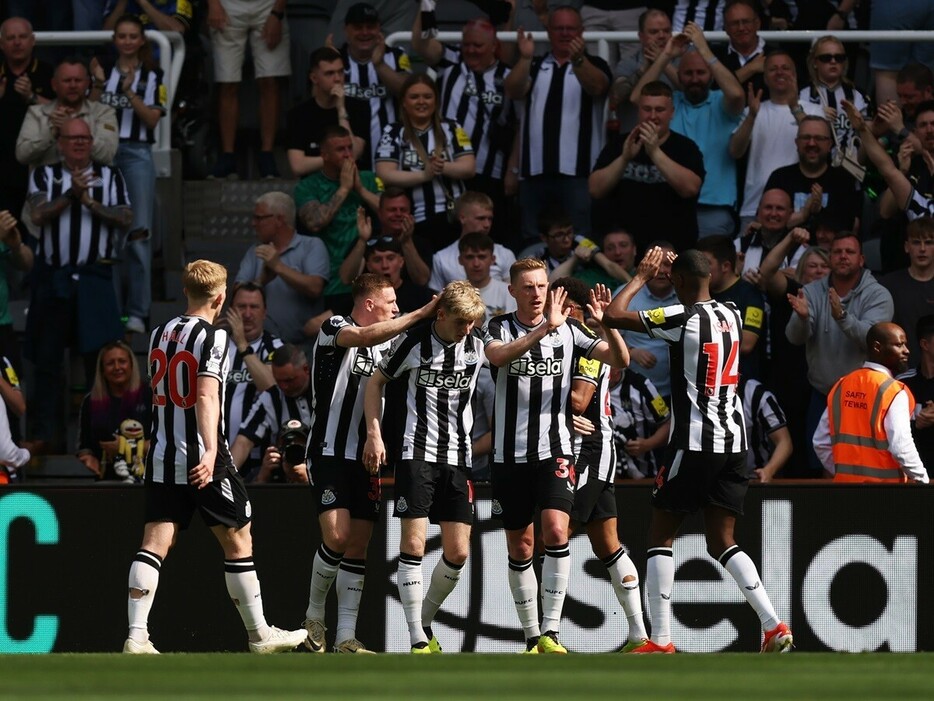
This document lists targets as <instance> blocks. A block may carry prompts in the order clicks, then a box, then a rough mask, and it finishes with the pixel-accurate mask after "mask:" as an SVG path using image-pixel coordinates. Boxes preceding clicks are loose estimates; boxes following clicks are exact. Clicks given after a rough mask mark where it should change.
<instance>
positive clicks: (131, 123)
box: [90, 15, 167, 333]
mask: <svg viewBox="0 0 934 701" xmlns="http://www.w3.org/2000/svg"><path fill="white" fill-rule="evenodd" d="M114 47H115V48H116V51H117V57H116V59H115V60H114V59H111V58H110V57H109V56H108V57H106V58H101V59H97V58H93V59H91V75H92V76H93V77H94V85H93V88H92V89H91V95H90V98H91V100H97V101H99V102H101V103H103V104H105V105H110V106H111V107H113V108H114V110H115V111H116V113H117V124H118V129H119V130H120V144H119V146H118V147H117V155H116V158H115V159H114V163H115V165H116V166H117V167H118V168H119V169H120V172H121V173H122V174H123V179H124V181H125V182H126V187H127V192H129V195H130V201H131V202H132V203H133V222H132V223H131V224H130V229H129V231H128V233H127V237H126V247H125V249H124V254H125V256H126V258H125V261H124V264H123V265H122V266H121V268H122V270H120V269H118V272H117V275H118V277H119V278H120V279H121V280H120V281H121V282H122V283H123V282H125V284H126V286H127V288H128V293H127V298H126V301H125V304H124V305H123V309H124V315H125V316H126V317H127V322H126V329H127V331H130V332H132V333H145V331H146V320H147V319H148V318H149V308H150V306H151V304H152V247H151V244H150V240H151V237H152V226H153V212H154V210H155V200H156V195H155V193H156V169H155V166H154V165H153V162H152V144H153V143H155V140H156V127H157V126H158V124H159V120H160V119H161V118H162V115H163V114H165V110H166V107H167V104H166V103H167V96H166V90H165V87H164V86H163V84H162V71H161V70H159V68H157V67H156V65H155V64H154V63H153V61H152V50H151V47H150V46H149V41H148V40H147V39H146V33H145V30H144V29H143V23H142V22H141V21H140V19H139V18H138V17H137V16H136V15H124V16H122V17H121V18H120V19H119V20H118V21H117V23H116V25H115V26H114ZM121 286H122V285H121Z"/></svg>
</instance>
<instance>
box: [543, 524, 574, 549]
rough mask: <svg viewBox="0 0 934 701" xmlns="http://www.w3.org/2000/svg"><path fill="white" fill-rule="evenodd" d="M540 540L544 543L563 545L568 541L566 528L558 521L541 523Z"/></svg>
mask: <svg viewBox="0 0 934 701" xmlns="http://www.w3.org/2000/svg"><path fill="white" fill-rule="evenodd" d="M542 542H544V543H545V545H564V544H565V543H567V542H568V530H567V528H566V527H565V526H564V525H563V524H560V523H551V524H547V525H545V524H542Z"/></svg>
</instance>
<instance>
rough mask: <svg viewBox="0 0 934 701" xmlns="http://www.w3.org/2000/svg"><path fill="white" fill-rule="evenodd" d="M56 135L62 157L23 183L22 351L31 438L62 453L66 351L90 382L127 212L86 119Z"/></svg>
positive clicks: (108, 327)
mask: <svg viewBox="0 0 934 701" xmlns="http://www.w3.org/2000/svg"><path fill="white" fill-rule="evenodd" d="M82 70H83V67H82ZM108 109H110V108H108ZM57 131H58V138H57V139H56V147H55V148H56V150H57V151H60V152H61V154H62V160H61V161H60V162H58V163H56V164H54V165H46V166H39V167H36V168H35V169H34V170H33V174H32V177H31V179H30V183H29V205H30V209H31V212H30V216H31V218H32V223H33V225H34V226H37V227H39V228H40V231H39V239H38V250H37V251H36V262H35V268H34V271H33V278H32V281H33V284H32V299H31V301H30V304H29V315H28V317H27V320H26V345H25V351H26V353H25V354H26V357H27V358H29V359H30V360H32V361H33V362H34V363H35V382H34V383H33V385H32V388H31V398H30V402H29V405H30V409H31V411H32V413H33V416H31V417H30V420H31V422H32V423H33V425H34V429H35V432H36V438H37V439H38V440H39V441H42V442H43V443H44V447H45V448H47V449H54V450H61V449H62V448H64V446H63V445H62V442H61V438H62V436H64V435H65V429H64V425H63V423H62V420H61V416H60V410H61V408H62V387H63V385H64V383H63V380H62V365H63V361H64V355H65V348H66V347H68V346H72V347H73V348H75V349H76V350H77V351H78V352H79V353H80V354H81V355H83V357H84V362H85V376H86V378H87V379H88V380H90V378H91V377H93V376H94V363H95V362H96V359H97V353H98V351H99V350H100V349H101V347H102V346H104V344H106V343H108V342H110V341H113V340H115V339H116V338H118V337H120V336H121V335H122V334H123V326H122V324H121V323H120V314H119V311H118V309H117V298H116V294H115V292H114V285H113V279H112V266H111V265H109V264H108V263H107V262H106V261H108V259H112V258H113V257H114V242H115V240H116V236H117V230H119V229H124V228H126V227H127V226H129V224H130V222H131V221H132V218H133V212H132V210H131V209H130V206H129V199H128V196H127V191H126V185H125V184H124V182H123V177H122V176H121V175H120V171H119V170H117V169H115V168H111V167H110V166H106V165H102V164H100V163H98V162H96V161H93V160H92V157H91V154H92V152H93V149H94V138H93V136H92V133H91V128H90V127H89V126H88V124H87V122H85V121H84V120H82V119H77V118H72V119H67V120H66V121H64V122H63V123H62V124H61V127H60V128H58V129H57ZM33 452H34V453H35V452H41V451H36V450H34V451H33Z"/></svg>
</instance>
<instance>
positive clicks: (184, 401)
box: [123, 260, 305, 655]
mask: <svg viewBox="0 0 934 701" xmlns="http://www.w3.org/2000/svg"><path fill="white" fill-rule="evenodd" d="M182 285H183V288H184V291H185V296H186V297H187V298H188V309H187V311H186V312H185V313H184V314H183V315H182V316H177V317H175V318H174V319H172V320H171V321H168V322H166V323H165V324H163V325H162V326H160V327H158V328H157V329H155V330H154V331H153V332H152V336H150V341H149V367H150V376H151V377H152V402H153V405H154V407H153V417H152V432H151V436H152V444H151V445H150V447H149V454H148V456H147V458H146V486H145V489H146V525H145V527H144V529H143V544H142V546H141V547H140V550H139V552H137V553H136V557H135V558H134V559H133V564H132V565H131V566H130V577H129V590H130V593H129V601H128V605H127V610H128V617H129V623H130V626H129V627H130V631H129V637H128V638H127V640H126V642H125V643H124V645H123V651H124V652H126V653H131V654H150V655H152V654H158V650H156V648H155V646H153V644H152V642H151V641H150V640H149V623H148V620H149V611H150V609H151V608H152V603H153V599H154V597H155V595H156V588H157V587H158V586H159V570H160V568H161V567H162V561H163V560H164V559H165V557H166V555H168V553H169V549H170V548H171V547H172V545H173V544H174V543H175V539H176V537H177V536H178V531H179V530H180V529H181V530H184V529H186V528H187V527H188V524H189V523H191V517H192V516H193V515H194V512H195V510H196V509H197V510H198V511H199V512H200V513H201V518H202V519H203V520H204V522H205V523H206V524H207V525H208V526H209V527H210V529H211V532H212V533H213V534H214V535H215V537H216V538H217V540H218V542H220V545H221V548H223V550H224V578H225V580H226V582H227V591H228V593H229V594H230V598H231V599H232V600H233V602H234V605H235V606H236V607H237V611H238V612H239V613H240V617H241V618H242V619H243V624H244V626H245V627H246V630H247V633H248V634H249V639H250V651H251V652H256V653H260V654H265V653H272V652H285V651H288V650H291V649H292V648H294V647H296V646H297V645H300V644H301V642H302V640H304V639H305V631H304V630H292V631H287V630H280V629H279V628H276V627H274V626H270V625H267V623H266V618H265V616H264V615H263V600H262V596H261V594H260V586H259V579H258V578H257V576H256V568H255V567H254V566H253V539H252V536H251V535H250V514H251V512H252V508H251V506H250V501H249V499H248V498H247V493H246V486H245V485H244V483H243V479H242V478H241V477H240V474H239V473H238V472H237V470H236V468H235V467H234V465H233V461H232V460H231V458H230V451H229V450H228V447H227V439H226V438H225V436H226V431H225V429H224V413H223V406H224V387H225V383H226V380H227V373H228V371H229V370H230V356H229V353H228V341H227V333H226V332H225V331H223V330H221V329H218V328H216V327H215V326H213V324H214V322H215V321H217V318H218V316H219V315H220V312H221V308H222V307H223V306H224V299H225V298H226V296H227V293H226V287H227V271H226V270H225V269H224V268H223V266H221V265H218V264H217V263H212V262H211V261H207V260H196V261H194V262H193V263H189V264H188V265H187V266H185V272H184V274H183V276H182Z"/></svg>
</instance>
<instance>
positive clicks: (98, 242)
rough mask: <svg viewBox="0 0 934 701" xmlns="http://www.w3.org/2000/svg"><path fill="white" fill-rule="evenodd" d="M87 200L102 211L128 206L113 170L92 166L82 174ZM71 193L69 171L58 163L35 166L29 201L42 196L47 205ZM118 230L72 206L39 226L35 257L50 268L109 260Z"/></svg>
mask: <svg viewBox="0 0 934 701" xmlns="http://www.w3.org/2000/svg"><path fill="white" fill-rule="evenodd" d="M85 174H86V175H87V176H88V181H89V182H90V185H91V187H90V188H89V193H90V195H91V198H92V199H94V200H96V201H98V202H100V203H101V204H102V205H104V206H105V207H116V206H120V205H127V206H128V205H129V204H130V196H129V194H128V193H127V189H126V183H125V182H124V181H123V176H122V175H121V174H120V171H119V170H118V169H117V168H111V167H110V166H105V165H101V164H99V163H92V164H91V165H90V167H88V169H87V170H86V171H85ZM69 189H71V171H69V170H68V169H67V168H64V167H63V165H62V163H53V164H52V165H47V166H37V167H36V168H35V169H34V170H33V172H32V176H31V177H30V178H29V197H30V198H32V197H33V196H35V195H38V194H42V195H44V196H45V197H46V199H47V200H48V201H50V202H51V201H52V200H54V199H57V198H59V197H61V196H62V195H63V194H64V193H66V192H67V191H68V190H69ZM119 232H120V230H119V229H118V228H117V227H115V226H110V225H109V224H106V223H105V222H103V221H102V220H101V219H99V218H98V217H95V216H93V215H92V214H91V210H89V209H88V208H87V207H85V206H84V205H82V204H81V203H80V202H73V203H72V204H71V206H69V207H68V209H66V210H65V211H64V212H62V213H61V215H59V216H58V217H56V218H55V219H53V220H51V221H49V222H48V223H46V224H43V225H42V231H41V232H40V234H39V251H38V255H39V256H40V257H41V258H43V259H44V260H45V262H46V263H47V264H48V265H50V266H51V267H53V268H60V267H62V266H66V265H84V264H86V263H93V262H95V261H97V260H98V259H100V258H113V255H114V246H115V243H116V237H117V236H118V235H119Z"/></svg>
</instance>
